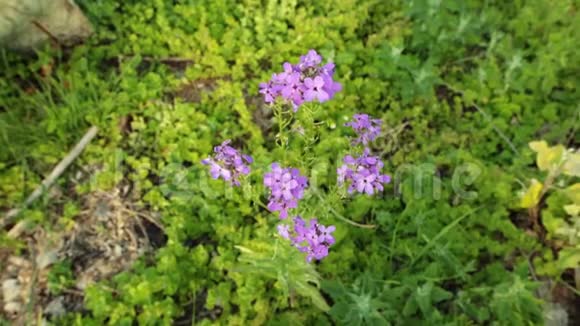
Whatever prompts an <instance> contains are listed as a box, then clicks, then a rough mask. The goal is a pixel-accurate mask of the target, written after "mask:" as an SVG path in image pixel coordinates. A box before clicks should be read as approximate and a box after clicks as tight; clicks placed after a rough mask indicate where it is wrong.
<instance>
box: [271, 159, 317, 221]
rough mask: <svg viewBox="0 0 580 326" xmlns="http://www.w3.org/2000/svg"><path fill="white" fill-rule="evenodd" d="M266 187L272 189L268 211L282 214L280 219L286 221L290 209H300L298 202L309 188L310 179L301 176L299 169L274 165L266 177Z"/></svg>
mask: <svg viewBox="0 0 580 326" xmlns="http://www.w3.org/2000/svg"><path fill="white" fill-rule="evenodd" d="M264 185H265V186H266V187H267V188H269V189H270V200H269V202H268V209H269V210H270V211H273V212H275V211H277V212H280V218H281V219H284V218H286V217H288V211H289V210H290V209H293V208H296V207H298V200H299V199H302V197H303V196H304V190H305V189H306V188H307V187H308V179H307V178H306V177H305V176H302V175H300V171H299V170H298V169H293V168H282V167H281V166H280V164H278V163H273V164H272V167H271V172H268V173H266V174H265V175H264Z"/></svg>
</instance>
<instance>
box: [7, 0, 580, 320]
mask: <svg viewBox="0 0 580 326" xmlns="http://www.w3.org/2000/svg"><path fill="white" fill-rule="evenodd" d="M79 2H81V6H82V7H83V8H84V9H85V11H86V12H87V13H88V15H89V16H90V18H91V20H92V21H93V23H94V24H95V26H96V28H95V29H96V31H97V34H96V35H95V36H94V37H93V38H91V40H89V42H88V43H87V44H85V45H82V46H79V47H77V48H75V49H74V50H72V52H70V53H67V54H62V53H60V52H56V51H54V50H50V49H46V50H43V51H40V52H39V57H38V59H35V60H34V61H33V62H32V63H31V62H30V61H23V60H22V59H21V58H19V57H18V56H16V55H14V54H11V53H7V52H2V57H1V61H0V65H1V66H2V69H1V72H0V76H1V77H2V78H0V149H1V150H0V207H3V208H9V207H13V206H15V205H17V204H18V203H20V202H22V200H23V199H24V198H25V196H26V195H27V194H28V193H30V192H31V191H32V190H33V189H34V187H35V186H36V185H37V184H38V183H39V182H40V181H41V180H42V176H43V175H45V174H46V173H48V171H50V169H51V167H52V166H53V165H54V164H55V163H56V162H58V160H60V159H61V158H62V157H63V156H64V155H65V154H66V153H67V152H68V150H69V148H70V147H71V146H72V145H73V144H74V143H75V142H76V140H77V139H78V138H80V136H81V135H82V134H83V133H84V131H85V130H86V129H87V128H88V126H90V125H96V126H98V127H99V128H100V130H101V131H100V133H99V137H98V139H96V140H95V141H94V142H93V143H92V144H91V145H90V146H89V147H88V148H87V150H86V152H85V153H84V154H83V156H82V157H81V158H79V159H78V160H77V162H75V165H76V166H93V165H97V164H98V165H99V166H102V169H101V170H100V172H99V174H98V175H97V176H96V183H95V184H96V185H97V189H99V190H105V191H106V190H110V189H112V188H114V187H115V185H116V184H118V183H119V182H120V181H121V180H122V179H123V178H126V179H127V180H131V182H132V183H133V184H134V190H133V191H134V192H133V198H134V200H135V201H136V202H137V203H138V205H140V206H141V207H144V208H147V209H150V210H154V211H158V212H159V214H160V216H162V221H163V224H164V227H165V232H166V235H167V243H166V244H165V246H164V247H163V248H160V249H159V250H158V251H157V252H156V253H155V257H154V259H153V260H151V261H145V260H143V261H140V262H139V263H138V264H137V265H136V266H134V267H133V269H132V270H130V271H127V272H124V273H121V274H119V275H116V276H115V277H113V278H112V279H111V280H110V281H108V282H104V283H103V284H97V285H95V286H93V287H91V288H89V289H88V290H87V291H86V293H85V306H86V308H87V311H86V312H83V313H80V312H79V313H71V314H69V315H67V316H66V317H64V319H63V320H61V321H58V322H57V324H62V323H66V324H77V325H102V324H111V325H131V324H132V323H133V322H135V321H137V322H139V323H140V324H143V325H145V324H171V323H172V322H174V321H176V320H180V319H181V318H183V316H186V315H188V314H193V315H194V316H196V317H195V319H194V322H195V323H200V324H212V323H220V324H230V325H247V324H254V325H259V324H265V323H269V324H273V325H290V324H309V325H310V324H321V325H326V324H330V323H331V322H336V323H339V324H347V325H359V324H369V325H388V324H397V325H427V324H428V325H470V324H494V325H530V324H541V323H542V320H543V319H542V313H541V312H542V303H541V300H539V299H537V298H536V297H535V296H534V289H535V288H536V287H537V283H536V282H534V280H533V278H532V277H531V271H530V266H531V265H530V259H529V258H530V256H531V255H532V254H533V253H536V252H541V251H544V250H546V249H544V248H542V246H541V244H540V243H539V241H538V240H537V239H536V238H534V237H532V236H530V235H529V234H527V233H526V232H525V231H524V230H522V229H519V228H518V227H517V226H516V225H514V223H512V219H513V217H514V216H515V215H517V214H518V212H519V211H518V208H517V207H516V206H517V202H518V200H519V199H518V195H517V194H518V192H519V191H521V190H522V189H523V188H524V185H523V184H525V183H526V182H527V180H529V178H530V177H533V176H537V175H538V174H539V172H538V171H537V170H536V169H535V168H534V165H533V164H534V155H533V153H532V152H531V151H530V150H529V149H528V148H527V143H528V142H529V141H531V140H534V139H539V138H541V139H545V140H546V141H548V142H549V143H552V144H555V143H560V144H565V145H567V146H578V144H579V140H580V139H579V136H578V133H577V127H578V124H579V119H580V114H579V109H580V104H579V103H580V94H579V93H578V87H579V85H580V83H579V82H580V80H579V78H580V77H579V76H580V53H579V52H578V50H577V49H578V45H579V44H580V34H579V33H578V30H580V19H578V15H577V10H578V3H577V2H576V1H564V0H562V1H549V0H537V1H475V0H468V1H427V0H414V1H373V0H345V1H296V0H279V1H274V0H269V1H266V0H263V1H257V0H245V1H239V2H238V1H225V0H218V1H214V0H212V1H186V0H180V1H162V0H146V1H143V0H140V1H135V0H133V1H122V2H121V1H110V0H97V1H79ZM308 49H317V50H318V51H319V52H320V53H321V54H322V55H323V57H324V58H326V59H328V60H331V61H334V62H335V63H336V66H337V69H336V70H337V71H336V76H337V78H338V80H339V81H340V82H341V83H342V84H343V87H344V89H343V91H342V92H341V93H339V94H338V95H337V96H336V97H335V99H333V100H332V101H330V102H328V103H325V104H324V105H323V106H322V108H323V110H322V111H323V112H319V113H318V114H317V116H316V117H315V118H316V119H317V120H318V121H322V122H324V123H325V124H324V126H325V128H322V131H321V134H320V141H319V142H317V143H315V144H313V145H312V146H311V148H310V149H309V151H310V152H309V155H310V157H315V158H316V160H317V164H316V165H315V166H314V167H312V168H313V169H312V170H310V172H309V173H310V175H313V174H315V173H316V175H317V182H318V184H319V185H320V186H321V188H322V189H324V187H325V186H328V185H332V184H333V180H334V178H335V174H334V172H333V171H334V170H335V167H336V164H337V163H338V162H337V158H339V155H340V154H341V153H343V152H344V151H345V150H346V149H347V148H348V140H346V135H347V131H346V130H345V128H343V127H342V124H343V122H344V121H345V119H346V118H348V117H349V116H351V115H352V114H353V113H355V112H365V113H368V114H371V115H373V116H376V117H379V118H382V119H383V121H384V122H385V124H386V127H387V128H386V129H387V130H388V132H387V134H386V135H385V137H384V138H382V140H381V141H379V143H378V144H376V145H375V148H374V149H375V150H376V151H378V152H380V153H381V155H382V157H383V159H384V160H385V163H386V170H387V171H390V172H391V173H394V172H395V171H396V170H397V168H399V167H401V166H403V165H405V164H412V165H415V166H419V168H420V169H424V170H425V171H424V172H425V175H426V176H428V175H429V173H431V174H432V173H434V172H436V173H437V174H438V175H439V177H438V178H437V179H436V182H438V183H440V186H441V194H440V198H432V197H433V196H421V198H417V197H415V196H414V194H415V193H416V192H417V191H418V189H415V188H416V186H417V185H416V184H415V183H414V179H413V176H412V175H411V174H408V175H406V174H405V175H404V176H403V178H402V182H401V195H400V196H395V188H394V186H392V185H391V186H389V187H388V188H387V189H386V194H385V196H383V197H381V198H377V199H367V198H355V199H352V200H349V201H346V202H340V201H338V200H337V199H336V198H334V197H332V196H331V197H330V198H326V199H325V200H323V201H321V200H320V198H319V197H317V196H315V195H312V194H311V195H310V196H307V198H306V201H305V204H304V205H305V207H306V210H307V211H308V212H309V213H310V216H318V217H319V218H320V219H321V220H322V221H324V223H325V224H330V223H332V224H335V225H337V228H338V231H337V233H338V235H337V238H338V241H337V244H336V245H334V246H333V247H332V248H331V253H330V255H329V257H327V259H325V260H324V261H323V262H321V263H320V264H319V265H315V266H313V265H306V264H304V263H302V261H301V257H297V258H296V257H294V258H292V257H291V256H288V255H292V252H288V253H285V249H284V248H285V244H282V243H274V240H273V239H274V238H275V228H274V226H275V224H276V222H277V221H276V219H277V218H276V217H275V216H273V215H272V214H269V213H268V212H266V211H265V210H263V209H261V208H260V207H259V206H258V205H257V204H256V203H257V202H258V201H259V200H260V198H259V196H260V195H259V194H258V195H252V196H250V197H251V198H247V196H244V195H243V194H242V192H241V191H233V192H232V191H227V190H226V187H224V185H223V184H222V183H221V182H209V181H206V182H202V181H200V180H208V179H209V178H208V176H207V173H206V171H205V169H204V168H203V166H201V165H200V164H199V161H200V160H201V159H203V158H205V157H206V156H207V155H208V153H210V151H211V150H212V146H214V145H215V144H217V143H220V142H221V141H222V140H223V139H227V138H231V139H233V140H234V141H235V142H236V143H237V144H241V146H242V147H243V149H244V151H246V152H248V153H249V154H251V155H252V156H253V157H254V158H255V161H256V163H255V165H254V166H256V167H258V169H259V167H262V169H265V168H266V167H267V166H268V165H269V164H270V163H271V162H273V161H275V160H277V158H279V157H281V156H282V155H287V156H288V157H290V158H294V159H296V158H297V157H298V155H299V154H300V152H301V150H302V148H303V146H302V145H303V144H300V142H299V141H295V142H293V143H292V146H291V148H290V149H289V150H288V152H287V153H282V152H281V151H280V150H279V149H275V148H274V144H273V136H274V132H273V131H272V130H271V129H268V127H267V126H266V127H264V125H263V124H264V121H263V119H261V118H260V116H259V112H262V111H263V110H264V108H263V105H262V104H261V101H260V98H259V97H258V96H257V92H258V84H259V82H262V81H265V80H268V79H269V77H270V74H271V73H273V72H276V71H278V70H280V66H281V64H282V63H283V62H284V61H292V62H294V61H295V60H296V59H297V57H298V56H299V55H302V54H304V53H306V51H307V50H308ZM162 58H187V59H190V60H191V61H192V62H193V63H192V64H190V65H187V67H186V68H185V69H175V67H174V65H171V64H167V63H164V62H161V61H162V60H161V59H162ZM51 62H52V63H54V62H57V63H58V64H56V65H54V69H55V70H54V71H53V73H52V74H51V75H50V76H48V77H43V76H41V75H40V74H39V71H40V69H41V68H42V67H43V66H45V65H47V64H49V63H51ZM192 82H193V83H202V84H204V85H210V86H207V87H204V88H202V90H201V91H198V92H197V93H195V96H194V97H195V99H194V100H192V101H185V100H183V98H181V97H180V96H176V94H179V91H178V90H180V89H182V87H183V85H184V84H187V83H192ZM30 87H33V88H35V89H37V91H35V92H27V89H29V88H30ZM128 116H130V117H131V119H130V128H129V131H127V130H126V129H127V128H120V127H119V122H120V121H121V120H122V119H125V118H126V117H128ZM266 122H267V121H266ZM119 157H120V158H121V159H120V160H121V162H122V165H123V166H124V167H125V170H124V171H123V172H121V171H119V169H116V168H115V164H116V163H115V162H116V160H119V159H118V158H119ZM305 164H307V163H305ZM465 164H470V165H471V166H472V167H474V168H473V169H474V170H477V171H479V172H481V173H479V174H478V175H476V177H473V178H471V179H470V178H469V176H470V173H471V172H469V171H467V172H466V176H467V179H468V180H471V181H469V182H468V183H469V187H468V188H469V189H468V190H469V191H472V192H475V193H476V194H477V196H476V198H473V199H469V200H468V199H464V198H463V199H462V198H461V197H459V196H457V195H456V193H455V192H454V191H453V189H452V180H453V173H454V171H456V168H457V167H460V166H465ZM173 167H177V168H181V167H187V169H186V171H187V173H186V175H185V181H186V183H185V186H184V184H183V183H180V184H178V185H177V186H176V185H175V184H176V183H171V182H166V183H160V182H156V181H155V180H157V179H159V178H156V177H159V176H162V174H164V173H168V172H167V171H170V172H171V171H172V170H171V169H172V168H173ZM301 167H302V168H305V167H307V166H306V165H303V166H301ZM304 171H307V170H304ZM329 171H330V172H329ZM260 173H261V172H260V171H256V173H254V174H252V175H251V176H250V179H251V180H252V181H253V182H255V183H258V184H259V183H260ZM61 179H62V180H61V182H62V183H63V184H66V182H67V181H66V178H61ZM162 179H163V178H162ZM430 179H431V178H430V177H429V178H425V180H424V181H425V182H424V183H423V185H422V186H423V187H424V188H425V189H423V191H424V192H425V193H429V191H430V190H431V189H432V188H433V187H435V185H434V184H432V183H430V181H429V180H430ZM90 190H95V189H90ZM259 190H260V189H258V190H256V191H255V192H253V193H258V192H259ZM78 191H79V192H81V193H82V192H83V191H89V187H88V186H87V187H86V188H82V187H81V188H80V189H79V190H78ZM76 198H77V195H76V194H72V193H71V194H70V198H69V200H70V201H71V202H74V201H75V200H77V199H76ZM57 204H58V203H51V202H48V201H46V202H42V201H41V202H39V203H36V204H35V206H34V207H32V208H31V209H30V210H28V211H27V212H26V213H25V214H24V218H27V219H31V220H34V221H35V222H37V223H40V224H46V228H59V225H60V224H64V223H65V221H63V219H66V218H67V217H66V216H64V217H63V214H61V212H59V210H57V209H55V206H57ZM337 215H340V216H344V217H347V218H349V219H351V220H353V221H356V222H359V223H367V224H375V225H377V228H374V229H361V228H357V227H354V226H351V225H349V224H346V223H344V222H342V221H341V220H339V219H337V218H336V216H337ZM68 218H74V216H72V217H68ZM510 218H511V219H510ZM54 221H58V222H57V223H55V222H54ZM192 243H193V244H194V245H191V244H192ZM10 245H11V246H14V244H10ZM236 246H242V247H241V248H243V249H240V247H236ZM274 250H278V252H277V253H276V254H274V253H273V251H274ZM260 255H262V256H260ZM273 255H276V256H274V257H277V258H272V259H280V263H275V264H272V262H269V261H268V260H269V259H270V258H268V257H272V256H273ZM264 257H267V258H264ZM288 259H290V260H289V261H290V262H292V261H294V262H296V264H288V263H284V262H285V261H287V260H288ZM248 262H249V263H248ZM252 266H253V268H252ZM105 283H106V284H105ZM317 285H318V286H319V287H318V286H317ZM111 289H114V291H112V290H111ZM320 291H321V292H320ZM320 293H322V294H320ZM327 304H328V307H326V305H327ZM192 307H193V310H194V311H193V312H192V311H191V309H192ZM328 309H329V310H328ZM324 310H328V311H327V312H325V311H324ZM209 312H212V314H210V313H209ZM211 316H213V317H211Z"/></svg>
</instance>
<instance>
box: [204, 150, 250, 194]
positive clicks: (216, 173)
mask: <svg viewBox="0 0 580 326" xmlns="http://www.w3.org/2000/svg"><path fill="white" fill-rule="evenodd" d="M230 142H231V140H229V139H228V140H224V141H223V143H222V144H221V145H218V146H216V147H214V156H213V157H208V158H207V159H204V160H202V161H201V163H202V164H203V165H209V166H210V169H209V173H210V174H211V176H212V178H214V179H219V178H222V179H224V180H226V181H229V182H231V184H232V185H234V186H239V185H240V180H239V178H240V176H242V175H247V174H249V173H250V167H249V166H248V164H251V163H252V162H253V160H252V158H251V157H250V156H249V155H245V154H241V153H240V152H238V150H237V149H235V148H233V147H231V146H230V145H229V143H230Z"/></svg>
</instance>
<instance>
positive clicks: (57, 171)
mask: <svg viewBox="0 0 580 326" xmlns="http://www.w3.org/2000/svg"><path fill="white" fill-rule="evenodd" d="M97 131H98V128H97V127H95V126H93V127H91V128H90V129H89V130H88V131H87V133H86V134H85V135H84V136H83V138H81V140H80V141H79V142H78V143H77V144H76V146H75V147H74V148H73V149H72V150H71V151H70V152H69V153H68V154H67V155H66V156H65V157H64V158H63V159H62V160H61V161H60V162H59V163H58V164H57V165H56V166H55V167H54V169H53V170H52V172H51V173H50V174H49V175H48V177H46V178H45V179H44V180H43V181H42V183H41V184H40V186H38V188H36V189H35V190H34V192H32V193H31V194H30V196H28V198H26V200H25V201H24V203H22V205H21V206H20V207H18V208H14V209H12V210H10V211H9V212H8V213H7V214H6V216H4V218H3V219H1V220H0V228H4V227H5V226H6V225H8V224H9V223H11V222H12V221H13V220H14V219H15V218H16V217H17V216H18V214H20V212H21V211H22V210H23V209H25V208H26V207H28V205H30V204H31V203H32V202H34V201H35V200H37V199H38V197H40V196H41V195H42V194H43V193H44V192H45V191H46V190H47V189H48V188H50V187H51V186H52V184H53V183H54V182H55V181H56V179H58V177H60V175H61V174H62V173H63V172H64V171H65V170H66V169H67V168H68V166H69V165H70V164H71V163H72V162H73V161H74V160H75V159H76V158H77V157H78V156H79V155H80V153H81V152H82V151H83V150H84V149H85V147H86V146H87V145H88V144H89V142H90V141H91V140H92V139H93V138H94V137H95V136H96V135H97Z"/></svg>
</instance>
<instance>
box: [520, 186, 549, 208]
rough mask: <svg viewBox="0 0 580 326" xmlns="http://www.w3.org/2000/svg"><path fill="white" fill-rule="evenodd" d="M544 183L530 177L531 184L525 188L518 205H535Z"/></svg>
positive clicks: (528, 206)
mask: <svg viewBox="0 0 580 326" xmlns="http://www.w3.org/2000/svg"><path fill="white" fill-rule="evenodd" d="M543 188H544V185H543V184H542V183H541V182H539V181H538V180H536V179H532V184H531V185H530V187H529V188H528V190H526V192H525V193H524V195H523V196H522V199H521V201H520V207H522V208H531V207H534V206H536V205H537V204H538V203H539V202H540V193H541V192H542V189H543Z"/></svg>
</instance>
